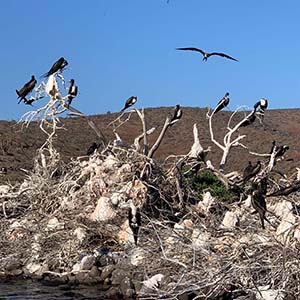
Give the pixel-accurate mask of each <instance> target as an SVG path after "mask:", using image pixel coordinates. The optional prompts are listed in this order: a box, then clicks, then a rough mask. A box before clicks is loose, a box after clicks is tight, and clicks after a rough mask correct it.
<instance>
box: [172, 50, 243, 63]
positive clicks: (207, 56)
mask: <svg viewBox="0 0 300 300" xmlns="http://www.w3.org/2000/svg"><path fill="white" fill-rule="evenodd" d="M176 50H188V51H197V52H200V53H201V54H202V55H203V60H204V61H207V59H208V58H209V57H210V56H212V55H218V56H221V57H225V58H228V59H231V60H235V61H238V60H237V59H235V58H233V57H231V56H229V55H227V54H225V53H222V52H211V53H208V52H205V51H203V50H201V49H198V48H195V47H186V48H176Z"/></svg>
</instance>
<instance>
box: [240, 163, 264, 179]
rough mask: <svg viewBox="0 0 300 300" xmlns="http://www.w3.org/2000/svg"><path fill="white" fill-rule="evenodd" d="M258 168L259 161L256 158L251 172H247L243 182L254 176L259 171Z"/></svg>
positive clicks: (259, 165)
mask: <svg viewBox="0 0 300 300" xmlns="http://www.w3.org/2000/svg"><path fill="white" fill-rule="evenodd" d="M260 169H261V162H260V161H259V160H258V161H257V163H256V165H255V166H253V167H252V170H251V172H249V174H248V175H247V176H245V177H244V178H243V182H244V183H245V182H246V181H248V180H250V179H251V178H253V177H254V176H256V175H257V174H258V173H259V171H260Z"/></svg>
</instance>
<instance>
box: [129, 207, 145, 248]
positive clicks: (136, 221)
mask: <svg viewBox="0 0 300 300" xmlns="http://www.w3.org/2000/svg"><path fill="white" fill-rule="evenodd" d="M128 221H129V227H130V228H131V230H132V232H133V238H134V243H135V245H137V241H138V233H139V230H140V226H141V224H142V218H141V213H140V211H139V210H138V209H137V210H136V213H135V215H134V214H133V209H132V208H131V207H130V208H129V209H128Z"/></svg>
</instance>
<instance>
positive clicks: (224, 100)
mask: <svg viewBox="0 0 300 300" xmlns="http://www.w3.org/2000/svg"><path fill="white" fill-rule="evenodd" d="M228 104H229V93H226V94H225V95H224V97H223V98H222V99H221V100H220V101H219V103H218V105H217V107H216V108H215V110H214V112H213V113H217V112H218V111H220V110H221V109H223V108H224V107H226V106H227V105H228Z"/></svg>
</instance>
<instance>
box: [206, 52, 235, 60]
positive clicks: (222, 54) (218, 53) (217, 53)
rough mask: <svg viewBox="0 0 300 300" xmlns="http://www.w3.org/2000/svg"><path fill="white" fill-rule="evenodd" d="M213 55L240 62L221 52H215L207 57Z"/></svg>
mask: <svg viewBox="0 0 300 300" xmlns="http://www.w3.org/2000/svg"><path fill="white" fill-rule="evenodd" d="M212 55H219V56H222V57H226V58H229V59H232V60H235V61H238V60H237V59H235V58H233V57H231V56H229V55H227V54H225V53H220V52H213V53H209V54H208V55H207V56H208V57H209V56H212Z"/></svg>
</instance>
